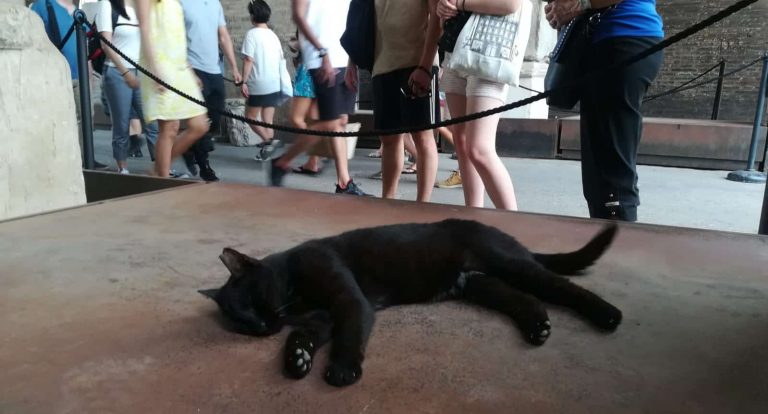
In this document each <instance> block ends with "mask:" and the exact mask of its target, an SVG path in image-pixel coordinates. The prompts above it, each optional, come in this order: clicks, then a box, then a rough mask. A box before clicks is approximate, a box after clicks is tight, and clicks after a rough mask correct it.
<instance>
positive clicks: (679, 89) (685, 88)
mask: <svg viewBox="0 0 768 414" xmlns="http://www.w3.org/2000/svg"><path fill="white" fill-rule="evenodd" d="M762 60H763V58H762V56H761V57H759V58H757V59H755V60H753V61H751V62H749V63H746V64H744V65H743V66H740V67H738V68H736V69H734V70H731V71H729V72H726V73H723V76H715V77H714V78H709V79H707V80H704V81H701V82H698V83H694V84H693V85H690V86H685V85H687V84H689V83H690V81H689V82H686V83H684V84H682V85H680V86H678V87H676V88H673V89H671V90H669V91H667V92H662V93H659V94H656V95H652V96H649V97H647V98H645V100H643V102H650V101H654V100H656V99H659V98H663V97H665V96H669V95H673V94H675V93H680V92H685V91H689V90H691V89H696V88H698V87H700V86H704V85H707V84H710V83H712V82H717V81H718V80H720V79H725V78H727V77H729V76H733V75H735V74H737V73H739V72H742V71H744V70H747V69H749V68H751V67H752V66H755V65H756V64H758V63H760V62H761V61H762ZM698 79H701V77H699V78H698ZM694 80H695V79H694Z"/></svg>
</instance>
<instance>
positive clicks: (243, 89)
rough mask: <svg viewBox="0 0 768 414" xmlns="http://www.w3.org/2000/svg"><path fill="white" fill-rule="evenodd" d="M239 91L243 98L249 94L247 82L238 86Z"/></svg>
mask: <svg viewBox="0 0 768 414" xmlns="http://www.w3.org/2000/svg"><path fill="white" fill-rule="evenodd" d="M240 93H242V94H243V97H244V98H248V95H250V94H249V93H248V85H247V84H245V83H244V84H243V85H242V86H240Z"/></svg>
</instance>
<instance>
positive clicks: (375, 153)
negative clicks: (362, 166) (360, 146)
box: [368, 151, 381, 158]
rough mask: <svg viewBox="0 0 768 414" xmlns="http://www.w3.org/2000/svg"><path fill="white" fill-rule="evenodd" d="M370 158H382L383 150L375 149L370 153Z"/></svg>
mask: <svg viewBox="0 0 768 414" xmlns="http://www.w3.org/2000/svg"><path fill="white" fill-rule="evenodd" d="M368 158H381V151H373V152H372V153H370V154H368Z"/></svg>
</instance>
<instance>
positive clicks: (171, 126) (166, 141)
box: [155, 120, 180, 177]
mask: <svg viewBox="0 0 768 414" xmlns="http://www.w3.org/2000/svg"><path fill="white" fill-rule="evenodd" d="M179 124H180V122H179V121H163V120H159V121H158V126H159V128H160V132H159V133H158V135H157V145H156V146H155V175H157V176H158V177H168V176H169V175H170V170H171V151H172V149H173V140H174V139H175V138H176V135H177V134H178V133H179Z"/></svg>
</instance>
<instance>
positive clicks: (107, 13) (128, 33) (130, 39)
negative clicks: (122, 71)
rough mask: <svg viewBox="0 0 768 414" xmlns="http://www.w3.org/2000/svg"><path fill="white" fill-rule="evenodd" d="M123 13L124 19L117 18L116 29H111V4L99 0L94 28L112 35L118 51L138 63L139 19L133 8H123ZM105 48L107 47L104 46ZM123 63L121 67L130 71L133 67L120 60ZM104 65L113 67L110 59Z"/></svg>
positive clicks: (139, 46)
mask: <svg viewBox="0 0 768 414" xmlns="http://www.w3.org/2000/svg"><path fill="white" fill-rule="evenodd" d="M125 12H126V14H127V15H128V18H127V19H126V18H125V17H123V16H118V18H117V27H112V3H110V2H109V1H107V0H101V1H99V2H98V5H97V6H96V27H97V28H98V29H99V32H110V33H112V44H113V45H115V46H116V47H117V48H118V49H120V50H121V51H122V52H123V53H125V54H126V56H128V57H129V58H131V59H133V60H134V61H136V62H138V61H139V54H140V53H141V34H140V33H139V19H138V18H137V17H136V11H135V10H133V7H127V6H126V7H125ZM104 47H105V48H109V46H107V45H104ZM120 59H121V60H122V61H123V65H124V66H125V67H126V68H128V69H132V68H133V65H131V64H129V63H128V62H126V61H125V59H123V58H120ZM106 64H107V65H109V66H112V67H114V66H115V64H114V63H112V60H111V59H107V60H106Z"/></svg>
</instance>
